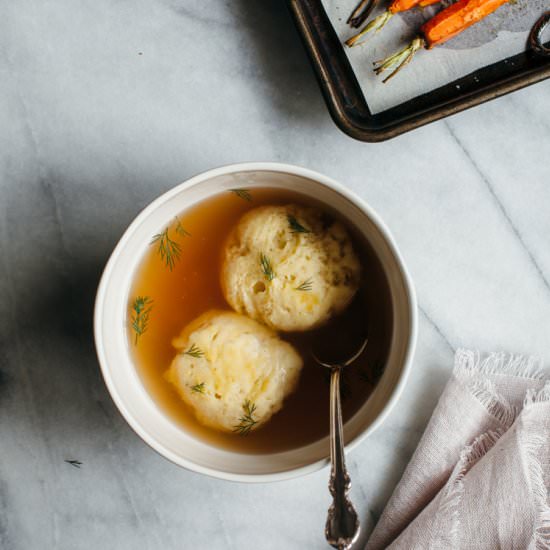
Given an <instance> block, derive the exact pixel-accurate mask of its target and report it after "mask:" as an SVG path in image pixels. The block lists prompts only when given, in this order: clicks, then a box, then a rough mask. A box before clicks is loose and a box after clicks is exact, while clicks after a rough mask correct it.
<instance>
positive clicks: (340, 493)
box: [325, 366, 359, 550]
mask: <svg viewBox="0 0 550 550" xmlns="http://www.w3.org/2000/svg"><path fill="white" fill-rule="evenodd" d="M341 371H342V367H340V366H336V367H333V369H332V374H331V377H330V461H331V472H330V481H329V485H328V487H329V490H330V492H331V494H332V497H333V500H332V504H331V506H330V508H329V510H328V517H327V524H326V528H325V536H326V539H327V541H328V543H329V544H330V545H331V546H333V547H334V548H338V549H339V550H347V549H348V548H349V547H350V546H351V545H352V543H353V542H354V541H355V540H356V539H357V536H358V535H359V518H358V517H357V512H356V511H355V509H354V507H353V504H352V503H351V501H350V500H349V498H348V491H349V490H350V487H351V480H350V477H349V474H348V471H347V470H346V459H345V456H344V430H343V425H342V407H341V404H340V374H341Z"/></svg>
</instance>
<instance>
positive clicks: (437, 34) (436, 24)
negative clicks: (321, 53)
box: [374, 0, 509, 82]
mask: <svg viewBox="0 0 550 550" xmlns="http://www.w3.org/2000/svg"><path fill="white" fill-rule="evenodd" d="M508 1H509V0H458V2H455V3H454V4H451V5H450V6H449V7H448V8H445V9H444V10H442V11H440V12H439V13H438V14H437V15H435V16H434V17H432V18H431V19H430V20H429V21H427V22H426V23H424V25H422V27H421V28H420V34H419V36H417V37H416V38H415V39H414V40H413V41H412V42H411V43H410V44H409V45H408V46H407V47H406V48H403V49H402V50H401V51H399V52H397V53H395V54H393V55H390V56H389V57H387V58H386V59H383V60H382V61H379V62H377V63H375V67H374V71H375V73H376V74H380V73H382V72H384V71H386V70H388V69H393V70H392V72H391V73H390V75H389V76H388V77H386V78H385V79H384V82H387V81H388V80H389V79H390V78H391V77H392V76H395V75H396V74H397V73H398V72H399V70H400V69H402V68H403V67H404V66H405V65H407V63H409V62H410V61H411V59H412V58H413V56H414V54H415V53H416V52H417V51H418V50H420V49H422V48H426V49H428V50H429V49H431V48H433V47H434V46H437V45H438V44H442V43H443V42H446V41H447V40H449V39H450V38H452V37H453V36H456V35H457V34H460V33H461V32H462V31H463V30H465V29H467V28H468V27H470V26H471V25H473V24H474V23H477V22H478V21H481V20H482V19H483V18H484V17H487V16H488V15H490V14H491V13H493V12H494V11H496V10H497V9H498V8H500V6H502V5H503V4H506V2H508Z"/></svg>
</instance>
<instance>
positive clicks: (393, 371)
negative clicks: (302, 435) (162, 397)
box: [94, 163, 417, 482]
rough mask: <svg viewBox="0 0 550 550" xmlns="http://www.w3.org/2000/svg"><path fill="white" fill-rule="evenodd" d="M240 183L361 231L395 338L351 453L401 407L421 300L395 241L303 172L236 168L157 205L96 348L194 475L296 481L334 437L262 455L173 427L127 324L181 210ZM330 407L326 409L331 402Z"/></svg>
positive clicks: (129, 253) (127, 400)
mask: <svg viewBox="0 0 550 550" xmlns="http://www.w3.org/2000/svg"><path fill="white" fill-rule="evenodd" d="M236 187H246V188H254V187H272V188H283V189H291V190H294V191H298V192H300V193H301V194H303V195H306V196H311V197H314V198H315V199H316V200H317V201H321V202H324V203H326V204H327V205H330V207H331V208H333V209H336V210H337V211H339V212H340V213H341V214H342V215H343V216H345V218H347V219H348V220H349V221H350V222H351V224H353V225H354V226H355V227H356V228H357V229H358V230H359V231H361V232H362V233H363V235H364V236H365V238H366V239H367V240H368V242H369V243H370V245H371V246H372V248H373V249H374V251H375V253H376V254H377V255H378V257H379V259H380V262H381V264H382V267H383V269H384V271H385V273H386V276H387V278H388V282H389V286H390V294H391V299H392V309H393V335H392V341H391V348H390V353H389V357H388V361H387V365H386V369H385V371H384V374H383V376H382V378H381V380H380V382H379V383H378V385H377V386H376V388H375V390H374V392H373V393H372V395H371V396H370V398H369V399H368V401H367V402H366V403H365V404H364V405H363V406H362V407H361V409H359V411H358V412H357V413H356V414H355V415H354V416H353V417H352V418H351V419H350V420H349V421H348V422H346V424H345V427H344V429H345V437H346V442H347V449H348V450H350V449H353V448H354V447H355V446H356V445H357V444H358V443H359V442H360V441H362V440H363V439H364V438H365V437H367V436H368V435H369V434H371V433H372V432H373V431H374V430H375V429H376V428H378V427H379V426H380V424H381V423H382V421H383V419H384V418H385V417H386V416H387V414H388V413H389V411H390V410H391V408H392V407H393V406H394V405H395V403H396V401H397V399H398V397H399V395H400V393H401V391H402V389H403V386H404V384H405V380H406V378H407V374H408V372H409V370H410V367H411V362H412V357H413V352H414V347H415V342H416V327H417V313H416V298H415V292H414V288H413V285H412V282H411V279H410V277H409V275H408V273H407V269H406V268H405V265H404V263H403V259H402V258H401V255H400V254H399V251H398V250H397V246H396V245H395V243H394V240H393V238H392V236H391V235H390V233H389V231H388V229H387V228H386V226H385V225H384V223H383V222H382V220H381V219H380V218H379V217H378V215H377V214H376V213H375V212H374V211H373V210H372V209H371V208H370V207H369V206H368V205H367V204H366V203H365V202H364V201H363V200H361V199H360V198H359V197H357V196H355V195H354V194H352V193H350V192H349V191H348V190H347V189H345V188H344V187H343V186H342V185H340V184H338V183H336V182H335V181H333V180H331V179H330V178H327V177H326V176H323V175H321V174H317V173H315V172H312V171H311V170H306V169H304V168H299V167H296V166H291V165H288V164H274V163H249V164H236V165H232V166H226V167H223V168H217V169H215V170H211V171H209V172H206V173H204V174H200V175H198V176H195V177H194V178H191V179H190V180H188V181H186V182H185V183H182V184H181V185H178V186H177V187H175V188H174V189H172V190H171V191H168V192H167V193H165V194H164V195H162V196H161V197H159V198H158V199H156V200H155V201H153V202H152V203H151V204H150V205H149V206H148V207H147V208H145V210H143V211H142V212H141V213H140V214H139V215H138V216H137V218H136V219H135V220H134V221H133V222H132V224H131V225H130V227H129V228H128V229H127V230H126V232H125V233H124V235H123V236H122V238H121V239H120V241H119V243H118V244H117V246H116V248H115V250H114V252H113V253H112V255H111V258H110V259H109V261H108V263H107V266H106V268H105V271H104V273H103V276H102V278H101V282H100V285H99V289H98V293H97V297H96V304H95V317H94V331H95V342H96V348H97V354H98V358H99V363H100V365H101V369H102V371H103V376H104V378H105V382H106V384H107V387H108V389H109V392H110V393H111V396H112V398H113V400H114V401H115V403H116V405H117V407H118V408H119V410H120V412H121V413H122V414H123V416H124V418H125V419H126V420H127V421H128V423H129V424H130V426H131V427H132V428H133V429H134V430H135V431H136V433H137V434H138V435H139V436H140V437H141V438H142V439H143V440H144V441H145V442H146V443H148V444H149V445H150V446H151V447H153V449H155V450H156V451H158V452H159V453H160V454H161V455H163V456H165V457H166V458H168V459H169V460H171V461H172V462H175V463H176V464H179V465H180V466H183V467H185V468H188V469H190V470H194V471H196V472H200V473H203V474H209V475H211V476H215V477H219V478H222V479H228V480H233V481H247V482H263V481H276V480H283V479H289V478H293V477H298V476H301V475H304V474H307V473H310V472H314V471H316V470H319V469H320V468H322V467H323V466H325V465H326V464H327V463H328V460H327V456H328V452H329V445H328V438H325V439H322V440H319V441H316V442H315V443H312V444H309V445H307V446H303V447H300V448H297V449H293V450H289V451H285V452H279V453H273V454H262V455H251V454H241V453H238V452H234V451H228V450H223V449H220V448H217V447H215V446H212V445H209V444H207V443H205V442H203V441H201V440H198V439H197V438H195V437H194V436H192V435H191V434H189V433H186V432H185V431H184V429H183V428H182V427H181V426H178V425H176V424H174V423H173V422H172V421H171V420H170V419H169V418H168V417H167V416H166V415H165V414H164V413H163V412H162V411H161V410H160V409H159V407H158V406H157V405H156V404H155V402H154V401H153V399H152V398H151V397H150V396H149V394H148V393H147V391H146V389H145V388H144V386H143V385H142V382H141V380H140V378H139V376H138V373H137V372H136V369H135V366H134V364H133V363H132V359H131V356H130V351H129V348H128V340H127V335H126V332H125V330H126V329H125V327H126V326H127V304H128V294H129V289H130V285H131V282H132V277H133V275H134V272H135V270H136V268H137V266H138V264H139V262H140V261H141V259H142V257H143V254H144V252H145V250H146V249H147V247H148V246H149V242H150V238H151V235H154V234H156V233H158V232H159V230H160V229H161V228H163V227H164V226H165V225H166V224H167V223H168V222H169V221H170V220H172V219H173V218H174V216H175V215H176V214H180V213H181V212H182V211H184V210H185V209H187V208H189V207H190V206H192V205H193V204H195V203H197V202H199V201H202V200H204V199H206V198H207V197H209V196H211V195H213V194H217V193H219V192H220V191H222V190H228V189H232V188H236ZM327 407H328V403H327Z"/></svg>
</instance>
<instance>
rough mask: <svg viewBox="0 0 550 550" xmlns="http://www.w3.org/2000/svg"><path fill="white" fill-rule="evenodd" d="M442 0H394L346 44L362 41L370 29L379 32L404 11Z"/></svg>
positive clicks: (354, 44)
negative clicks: (397, 14)
mask: <svg viewBox="0 0 550 550" xmlns="http://www.w3.org/2000/svg"><path fill="white" fill-rule="evenodd" d="M439 1H440V0H393V2H392V3H391V4H390V7H389V8H388V9H387V10H386V11H385V12H384V13H382V14H380V15H379V16H378V17H375V18H374V19H373V20H372V21H371V22H370V23H368V24H367V25H365V28H364V29H362V30H361V31H360V32H358V33H357V34H356V35H354V36H352V37H351V38H348V39H347V40H346V45H347V46H349V47H350V48H351V47H352V46H356V45H357V44H359V43H360V42H361V39H362V38H363V37H364V36H365V35H366V34H367V33H369V32H370V31H374V32H378V31H379V30H380V29H382V27H384V25H385V24H386V23H387V22H388V21H389V20H390V19H391V18H392V17H393V16H394V15H395V14H396V13H400V12H402V11H407V10H410V9H411V8H415V7H416V6H421V7H425V6H430V5H431V4H435V3H437V2H439Z"/></svg>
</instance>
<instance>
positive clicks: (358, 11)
mask: <svg viewBox="0 0 550 550" xmlns="http://www.w3.org/2000/svg"><path fill="white" fill-rule="evenodd" d="M375 2H376V0H361V1H360V2H359V4H357V7H356V8H355V9H354V10H353V11H352V12H351V15H350V16H349V17H348V20H347V21H346V22H347V23H348V25H350V27H353V28H358V27H360V26H361V25H362V24H363V21H365V20H366V19H367V17H368V16H369V15H370V12H371V11H372V8H374V4H375Z"/></svg>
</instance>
